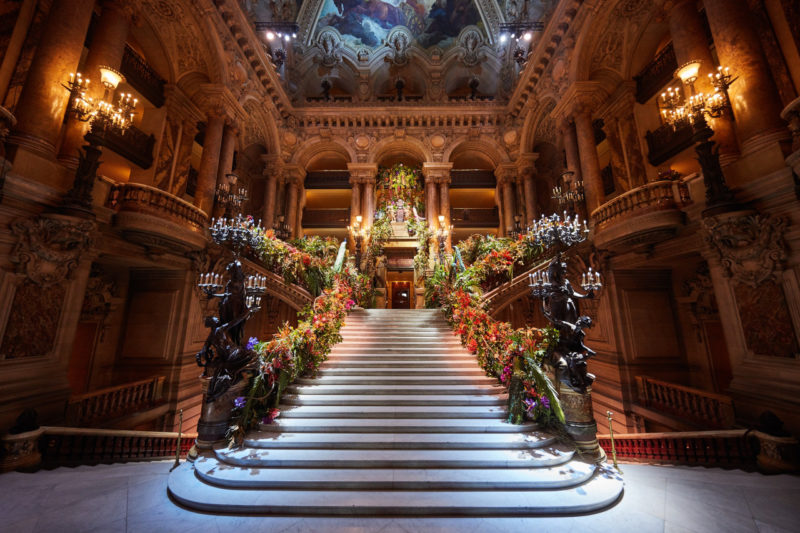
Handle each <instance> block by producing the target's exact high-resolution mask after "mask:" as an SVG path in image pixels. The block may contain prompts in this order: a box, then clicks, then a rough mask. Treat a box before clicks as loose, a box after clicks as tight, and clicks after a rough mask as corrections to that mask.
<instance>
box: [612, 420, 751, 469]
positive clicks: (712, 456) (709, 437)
mask: <svg viewBox="0 0 800 533" xmlns="http://www.w3.org/2000/svg"><path fill="white" fill-rule="evenodd" d="M747 433H748V431H747V430H744V429H734V430H728V431H692V432H678V433H629V434H619V435H618V434H615V435H614V449H615V451H616V454H617V457H619V458H621V459H628V460H633V461H645V462H656V463H679V464H693V465H706V466H732V467H740V468H741V467H745V466H754V465H755V464H756V450H755V449H754V446H753V443H752V441H751V439H750V438H748V434H747ZM597 440H598V441H599V442H600V446H601V447H602V448H603V450H605V452H606V454H608V456H609V457H611V438H610V437H609V436H608V435H598V436H597Z"/></svg>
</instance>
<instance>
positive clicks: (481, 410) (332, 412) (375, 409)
mask: <svg viewBox="0 0 800 533" xmlns="http://www.w3.org/2000/svg"><path fill="white" fill-rule="evenodd" d="M281 417H282V418H284V419H285V418H499V419H505V418H506V408H505V406H503V405H496V406H478V405H470V406H446V405H438V406H431V405H425V406H413V405H401V406H395V405H302V406H301V405H293V406H286V407H284V408H283V409H282V410H281Z"/></svg>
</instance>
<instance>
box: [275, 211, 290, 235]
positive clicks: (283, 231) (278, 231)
mask: <svg viewBox="0 0 800 533" xmlns="http://www.w3.org/2000/svg"><path fill="white" fill-rule="evenodd" d="M272 229H273V230H275V236H276V237H277V238H279V239H281V240H282V241H285V240H288V239H289V237H291V236H292V227H291V226H289V224H288V222H286V217H284V216H283V215H280V216H278V219H277V220H276V221H275V224H273V225H272Z"/></svg>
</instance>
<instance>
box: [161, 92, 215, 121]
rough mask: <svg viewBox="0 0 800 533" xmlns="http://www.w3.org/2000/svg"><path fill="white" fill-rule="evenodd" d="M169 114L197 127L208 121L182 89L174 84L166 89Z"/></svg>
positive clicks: (165, 94)
mask: <svg viewBox="0 0 800 533" xmlns="http://www.w3.org/2000/svg"><path fill="white" fill-rule="evenodd" d="M164 96H165V103H166V106H167V114H169V115H170V116H172V117H175V118H178V119H181V120H183V121H187V122H192V123H194V124H195V125H196V124H197V123H198V122H202V121H204V120H205V119H206V117H205V115H204V113H203V112H202V111H201V110H200V108H198V107H197V106H196V105H195V104H194V102H192V101H191V100H190V99H189V97H188V96H186V95H185V94H184V93H183V91H181V90H180V88H179V87H178V86H177V85H175V84H172V83H168V84H167V85H166V86H165V87H164Z"/></svg>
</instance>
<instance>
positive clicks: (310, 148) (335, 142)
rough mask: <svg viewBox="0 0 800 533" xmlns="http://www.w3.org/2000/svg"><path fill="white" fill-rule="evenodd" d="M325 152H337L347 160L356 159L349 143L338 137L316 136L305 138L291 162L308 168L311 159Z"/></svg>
mask: <svg viewBox="0 0 800 533" xmlns="http://www.w3.org/2000/svg"><path fill="white" fill-rule="evenodd" d="M326 152H328V153H330V152H334V153H337V154H339V155H341V156H342V157H343V158H344V159H345V160H346V161H348V162H349V161H355V160H356V158H355V153H354V152H353V149H352V148H351V147H350V145H348V144H346V143H344V142H343V141H341V140H339V139H323V138H322V137H318V136H317V137H311V138H310V139H307V140H306V142H304V143H303V146H302V147H301V148H300V149H299V150H297V151H296V152H295V154H294V156H293V157H292V160H291V162H292V163H294V164H296V165H299V166H301V167H302V168H304V169H305V168H308V165H309V162H310V161H311V160H312V159H314V158H315V157H317V156H320V155H321V154H324V153H326Z"/></svg>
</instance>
